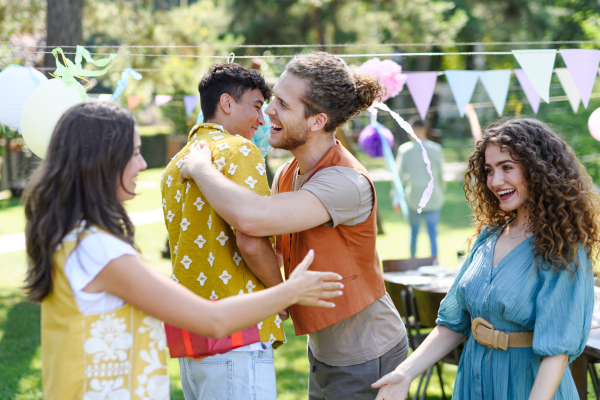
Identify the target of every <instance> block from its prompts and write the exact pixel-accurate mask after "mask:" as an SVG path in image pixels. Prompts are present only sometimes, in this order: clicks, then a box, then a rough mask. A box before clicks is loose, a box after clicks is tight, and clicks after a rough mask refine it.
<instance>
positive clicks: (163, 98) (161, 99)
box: [154, 94, 173, 107]
mask: <svg viewBox="0 0 600 400" xmlns="http://www.w3.org/2000/svg"><path fill="white" fill-rule="evenodd" d="M171 100H173V96H168V95H166V94H157V95H156V97H155V98H154V104H156V106H158V107H160V106H162V105H163V104H165V103H168V102H170V101H171Z"/></svg>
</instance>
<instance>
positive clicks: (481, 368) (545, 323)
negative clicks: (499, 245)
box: [436, 227, 594, 400]
mask: <svg viewBox="0 0 600 400" xmlns="http://www.w3.org/2000/svg"><path fill="white" fill-rule="evenodd" d="M502 228H503V227H499V228H496V229H493V228H492V229H490V228H485V227H484V228H483V229H482V231H481V233H480V235H479V236H478V237H477V239H476V241H475V243H474V244H473V248H472V250H471V253H470V254H469V257H468V258H467V260H466V261H465V263H464V264H463V267H462V268H461V270H460V272H459V274H458V277H457V278H456V280H455V281H454V284H453V285H452V287H451V288H450V291H449V292H448V295H447V296H446V297H445V298H444V300H443V301H442V303H441V305H440V310H439V313H438V319H437V321H436V323H437V324H438V325H444V326H447V327H448V328H450V329H452V330H454V331H456V332H460V333H462V334H464V335H467V336H468V338H467V341H466V343H465V347H464V351H463V353H462V356H461V359H460V363H459V365H458V372H457V375H456V382H455V385H454V394H453V396H452V398H453V399H460V400H481V399H485V400H491V399H493V400H527V399H528V398H529V394H530V393H531V389H532V387H533V382H534V380H535V378H536V376H537V372H538V370H539V367H540V363H541V361H542V357H544V356H555V355H559V354H567V355H568V356H569V362H571V361H573V360H574V359H575V358H577V357H578V356H579V355H580V354H581V353H582V352H583V350H584V349H585V344H586V342H587V338H588V336H589V332H590V324H591V319H592V312H593V307H594V279H593V273H592V269H591V261H590V260H589V259H588V257H587V253H586V252H585V251H584V250H583V249H582V248H581V247H580V248H579V251H578V256H579V265H580V267H579V268H578V269H577V272H576V273H575V275H573V276H571V273H569V272H566V271H561V272H559V273H556V272H554V270H549V271H545V270H543V268H538V269H537V270H536V268H535V259H534V256H533V251H532V247H531V243H532V241H533V238H528V239H526V240H524V241H523V242H522V243H520V244H519V245H517V247H515V248H514V249H513V250H512V251H511V252H510V253H508V254H507V255H506V256H505V257H504V258H503V259H502V261H500V262H499V263H498V265H497V266H496V267H494V268H492V259H493V254H494V247H495V245H496V240H497V239H498V235H499V234H500V233H501V232H502ZM544 267H546V269H547V266H545V265H544ZM471 316H472V317H473V318H477V317H482V318H483V319H485V320H486V321H488V322H489V323H491V324H492V325H493V326H494V328H495V329H499V330H502V331H505V332H525V331H533V332H534V334H533V347H530V348H508V350H507V351H504V350H502V349H491V348H489V347H487V346H483V345H481V344H479V343H477V342H476V341H475V339H474V338H473V337H472V334H471ZM554 399H556V400H558V399H560V400H563V399H564V400H571V399H572V400H578V399H579V396H578V394H577V390H576V388H575V383H574V382H573V378H572V376H571V371H570V369H569V368H566V370H565V373H564V375H563V377H562V380H561V382H560V386H559V387H558V389H557V391H556V394H555V395H554Z"/></svg>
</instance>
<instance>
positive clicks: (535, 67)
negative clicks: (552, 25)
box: [512, 49, 556, 103]
mask: <svg viewBox="0 0 600 400" xmlns="http://www.w3.org/2000/svg"><path fill="white" fill-rule="evenodd" d="M512 53H513V55H514V56H515V58H516V59H517V61H518V62H519V65H520V66H521V68H523V71H524V72H525V74H526V75H527V78H529V81H530V82H531V85H532V86H533V88H534V90H535V91H536V92H537V93H538V94H539V95H540V97H541V98H542V99H544V101H545V102H546V103H550V80H552V71H553V70H554V61H555V60H556V50H552V49H548V50H513V51H512Z"/></svg>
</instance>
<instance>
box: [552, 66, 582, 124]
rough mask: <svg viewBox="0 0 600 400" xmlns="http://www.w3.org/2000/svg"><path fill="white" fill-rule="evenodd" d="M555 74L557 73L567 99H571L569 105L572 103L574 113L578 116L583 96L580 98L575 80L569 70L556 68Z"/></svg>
mask: <svg viewBox="0 0 600 400" xmlns="http://www.w3.org/2000/svg"><path fill="white" fill-rule="evenodd" d="M554 72H556V76H558V80H559V81H560V84H561V86H562V87H563V89H564V91H565V94H566V95H567V98H568V99H569V103H571V108H572V109H573V112H574V113H575V114H577V111H578V110H579V102H580V101H581V96H579V92H578V91H577V85H576V84H575V80H574V79H573V76H572V75H571V72H569V70H568V69H567V68H556V69H555V70H554Z"/></svg>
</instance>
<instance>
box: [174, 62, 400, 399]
mask: <svg viewBox="0 0 600 400" xmlns="http://www.w3.org/2000/svg"><path fill="white" fill-rule="evenodd" d="M383 90H384V89H383V87H382V86H381V85H380V83H379V81H378V79H377V78H375V77H372V76H369V75H363V74H356V73H352V72H351V71H350V70H349V68H348V67H347V65H346V64H345V63H344V62H343V61H342V60H341V59H339V58H337V57H334V56H333V55H331V54H328V53H323V52H318V53H310V54H303V55H299V56H297V57H296V58H294V59H293V60H292V61H291V62H290V63H289V64H288V65H287V67H286V70H285V72H284V73H283V74H282V75H281V77H280V79H279V81H278V82H277V84H276V85H275V87H274V89H273V91H274V98H273V100H272V101H271V103H270V105H269V107H268V108H267V109H266V110H265V112H266V114H268V115H269V117H270V119H271V135H270V138H269V143H270V144H271V146H273V147H275V148H282V149H286V150H290V151H291V152H292V154H293V155H294V157H295V158H294V160H292V161H291V162H289V163H287V164H284V165H283V166H282V167H281V168H279V170H278V171H277V173H276V176H275V180H274V182H273V187H272V189H271V190H272V192H273V194H274V195H273V196H272V197H261V196H259V195H257V194H256V193H253V192H251V191H249V190H248V189H246V188H243V187H241V186H239V185H235V184H234V183H232V182H230V181H228V180H227V179H226V178H224V177H223V176H222V175H221V174H220V173H219V172H218V171H216V170H215V168H214V166H213V165H212V162H211V156H210V151H208V147H207V146H206V145H204V144H202V143H200V144H199V145H198V146H195V147H194V148H192V149H191V150H190V154H189V155H187V156H185V157H184V161H183V163H182V166H181V176H182V177H183V178H187V179H194V180H195V181H196V183H197V185H198V187H199V188H200V189H201V190H202V192H203V193H205V195H206V197H207V199H208V201H209V202H210V203H211V204H212V205H213V206H214V208H215V210H216V211H217V212H218V213H219V214H220V215H221V216H222V217H223V218H224V219H225V220H226V221H227V222H228V223H230V224H231V225H232V226H233V227H235V228H237V229H238V230H240V231H241V232H244V233H246V234H248V235H251V236H256V237H262V236H269V235H279V236H278V237H277V253H278V256H279V257H280V260H281V261H282V262H283V265H284V270H285V275H286V277H288V276H289V274H290V273H291V272H292V271H293V270H294V268H295V267H296V266H297V265H298V263H299V262H300V261H301V260H302V257H304V255H305V254H306V253H307V252H308V251H309V250H310V249H314V250H315V253H316V257H315V261H314V262H313V264H312V266H311V269H313V270H318V271H325V270H332V271H335V272H337V273H339V274H341V275H342V276H343V277H344V279H343V280H342V283H343V284H344V295H343V296H341V297H339V298H337V299H335V300H334V303H335V304H336V307H335V308H333V309H317V308H314V307H313V308H308V307H303V306H293V307H292V308H291V316H292V319H293V322H294V328H295V330H296V335H305V334H308V358H309V361H310V373H309V387H308V392H309V398H310V399H311V400H317V399H344V400H351V399H361V400H362V399H374V398H375V397H376V396H377V390H376V389H372V388H371V383H372V382H374V381H375V380H377V379H379V377H381V376H383V375H385V374H386V373H387V372H390V371H392V370H393V369H394V368H395V367H396V366H397V365H398V364H400V363H401V362H402V361H403V360H404V359H405V358H406V356H407V353H408V341H407V338H406V332H405V329H404V325H403V323H402V320H401V318H400V315H399V314H398V312H397V311H396V309H395V307H394V305H393V303H392V301H391V299H390V297H389V295H388V294H387V293H386V292H385V286H384V282H383V277H382V272H381V267H380V264H379V258H378V256H377V251H376V249H375V236H376V221H375V218H376V205H377V201H376V195H375V189H374V186H373V183H372V181H371V179H370V178H369V175H368V173H367V170H366V169H365V168H364V167H363V166H362V165H361V164H360V163H359V162H358V161H357V160H356V158H354V157H353V156H352V154H350V153H349V152H348V151H347V150H346V149H345V148H344V147H343V146H342V145H341V144H340V142H338V141H337V140H336V139H335V131H336V128H338V127H340V126H341V125H342V124H344V123H345V122H346V121H347V120H348V119H350V118H352V117H354V116H356V115H357V114H358V112H359V111H360V110H362V109H365V108H368V107H370V106H371V105H372V104H373V102H374V101H375V100H376V99H378V98H380V97H381V95H382V93H383Z"/></svg>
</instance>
